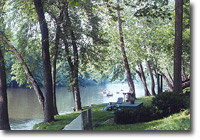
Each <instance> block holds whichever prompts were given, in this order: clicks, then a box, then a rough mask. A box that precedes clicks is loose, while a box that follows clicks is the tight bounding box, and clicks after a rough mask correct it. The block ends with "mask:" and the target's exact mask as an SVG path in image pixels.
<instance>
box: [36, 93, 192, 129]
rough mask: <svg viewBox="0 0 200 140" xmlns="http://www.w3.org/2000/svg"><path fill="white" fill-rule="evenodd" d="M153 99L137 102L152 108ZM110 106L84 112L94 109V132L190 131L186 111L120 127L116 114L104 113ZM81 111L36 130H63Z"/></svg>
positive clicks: (56, 118) (41, 124) (56, 117)
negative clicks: (105, 108)
mask: <svg viewBox="0 0 200 140" xmlns="http://www.w3.org/2000/svg"><path fill="white" fill-rule="evenodd" d="M151 101H152V97H142V98H138V99H137V100H136V102H143V106H150V105H151ZM106 105H108V104H100V105H95V106H92V107H87V108H85V109H84V110H87V109H89V108H92V117H93V125H95V124H96V125H98V127H94V128H93V129H94V130H190V111H189V110H185V111H183V112H180V113H177V114H173V115H171V116H169V117H166V118H163V119H160V120H155V121H150V122H146V123H136V124H127V125H120V124H116V123H114V121H112V119H111V118H114V114H113V113H110V112H108V111H102V109H103V108H104V107H105V106H106ZM80 113H81V111H78V112H73V113H70V114H65V115H58V116H55V122H51V123H46V124H44V123H40V124H36V125H35V126H34V128H33V129H34V130H61V129H62V128H64V127H65V126H66V125H67V124H69V123H70V122H71V121H72V120H73V119H75V118H76V117H77V116H78V115H79V114H80ZM108 119H111V121H110V122H108V123H104V122H105V121H106V120H108Z"/></svg>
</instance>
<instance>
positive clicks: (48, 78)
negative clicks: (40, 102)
mask: <svg viewBox="0 0 200 140" xmlns="http://www.w3.org/2000/svg"><path fill="white" fill-rule="evenodd" d="M34 5H35V9H36V12H37V15H38V21H39V23H40V30H41V35H42V40H41V41H42V58H43V73H44V90H45V104H44V123H47V122H52V121H54V108H53V92H52V75H51V63H50V55H49V33H48V27H47V23H46V19H45V16H44V11H43V5H42V2H41V0H34Z"/></svg>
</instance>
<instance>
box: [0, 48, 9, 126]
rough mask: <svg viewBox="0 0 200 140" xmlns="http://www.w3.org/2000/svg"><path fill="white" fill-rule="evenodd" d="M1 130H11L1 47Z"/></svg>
mask: <svg viewBox="0 0 200 140" xmlns="http://www.w3.org/2000/svg"><path fill="white" fill-rule="evenodd" d="M0 130H10V124H9V119H8V100H7V84H6V70H5V63H4V57H3V54H2V51H1V48H0Z"/></svg>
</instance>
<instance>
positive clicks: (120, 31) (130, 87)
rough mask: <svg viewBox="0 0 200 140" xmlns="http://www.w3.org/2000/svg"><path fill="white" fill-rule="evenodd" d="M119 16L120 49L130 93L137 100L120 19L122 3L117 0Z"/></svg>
mask: <svg viewBox="0 0 200 140" xmlns="http://www.w3.org/2000/svg"><path fill="white" fill-rule="evenodd" d="M117 15H118V29H119V40H120V47H121V51H122V59H123V63H124V69H125V74H126V79H127V82H128V86H129V92H130V93H131V94H132V96H133V97H134V98H136V95H135V86H134V83H133V80H132V77H131V72H130V68H129V64H128V59H127V56H126V51H125V45H124V38H123V31H122V25H121V17H120V2H119V0H117Z"/></svg>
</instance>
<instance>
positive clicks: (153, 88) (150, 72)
mask: <svg viewBox="0 0 200 140" xmlns="http://www.w3.org/2000/svg"><path fill="white" fill-rule="evenodd" d="M147 67H148V70H149V74H150V77H151V94H152V95H153V96H155V95H156V92H155V82H154V78H153V72H152V69H151V66H150V64H149V62H148V61H147Z"/></svg>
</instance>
